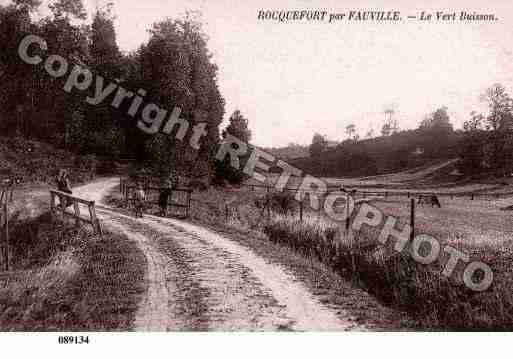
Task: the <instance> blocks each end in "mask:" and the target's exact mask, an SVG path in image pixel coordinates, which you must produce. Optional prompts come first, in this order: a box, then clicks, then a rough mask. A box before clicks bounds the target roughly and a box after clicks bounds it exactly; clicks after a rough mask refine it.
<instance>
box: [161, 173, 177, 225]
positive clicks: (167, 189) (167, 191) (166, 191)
mask: <svg viewBox="0 0 513 359" xmlns="http://www.w3.org/2000/svg"><path fill="white" fill-rule="evenodd" d="M173 187H174V186H173V183H172V182H171V180H167V181H166V182H165V183H164V187H162V188H161V190H160V195H159V207H160V215H161V216H162V217H166V216H167V206H168V202H169V197H170V196H171V193H172V189H173Z"/></svg>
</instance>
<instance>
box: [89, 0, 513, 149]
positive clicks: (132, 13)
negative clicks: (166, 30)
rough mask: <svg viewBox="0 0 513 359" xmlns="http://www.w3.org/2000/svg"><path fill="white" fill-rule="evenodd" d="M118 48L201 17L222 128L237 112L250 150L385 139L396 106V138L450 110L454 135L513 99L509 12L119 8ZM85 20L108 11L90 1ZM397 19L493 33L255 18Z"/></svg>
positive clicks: (500, 6) (158, 4) (218, 2)
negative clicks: (367, 14) (485, 17)
mask: <svg viewBox="0 0 513 359" xmlns="http://www.w3.org/2000/svg"><path fill="white" fill-rule="evenodd" d="M113 2H114V3H115V11H116V14H117V20H116V26H117V35H118V42H119V44H120V47H121V48H122V50H125V51H128V50H134V49H136V48H137V47H138V46H139V45H140V44H141V43H142V42H144V41H146V40H147V37H148V35H147V32H146V30H147V29H148V28H149V27H150V26H151V24H152V23H153V22H155V21H158V20H159V19H162V18H164V17H166V16H169V17H176V16H179V15H181V14H183V13H184V11H185V10H187V9H192V10H201V12H202V14H203V15H202V17H203V20H204V22H205V31H206V32H207V34H208V35H209V37H210V48H211V50H212V52H213V53H214V56H215V61H216V62H217V64H218V65H219V68H220V87H221V91H222V93H223V95H224V97H225V99H226V101H227V117H228V116H229V114H230V113H231V112H232V111H233V110H234V109H235V108H239V109H240V110H241V111H242V112H243V113H244V114H245V115H246V116H247V117H248V118H249V121H250V126H251V129H252V131H253V134H254V136H253V143H255V144H257V145H262V146H279V145H285V144H287V143H289V142H297V143H301V144H307V143H309V142H310V141H311V138H312V136H313V134H314V132H320V133H322V134H326V135H327V136H328V138H330V139H332V140H340V139H343V138H344V137H345V126H347V125H348V124H350V123H354V124H355V125H356V127H357V128H358V129H359V131H360V134H362V135H364V134H365V133H366V132H367V131H368V130H369V129H370V128H373V129H374V131H375V132H377V131H379V129H380V128H381V125H382V123H383V118H384V116H383V113H382V112H383V109H384V108H385V106H388V105H391V104H393V105H394V106H395V107H396V109H397V114H396V116H397V119H398V121H399V125H400V127H401V128H413V127H416V126H417V125H418V123H419V122H420V120H421V119H422V117H423V116H424V115H425V114H426V113H428V112H431V111H433V110H434V109H435V108H437V107H439V106H443V105H445V106H448V107H449V111H450V114H451V118H452V121H453V123H454V124H455V127H456V128H460V127H461V126H462V123H463V121H464V120H465V119H466V118H467V117H468V113H469V112H470V111H472V110H473V109H478V108H479V107H480V106H482V104H480V102H479V95H480V94H481V93H482V92H483V91H484V89H485V88H486V87H488V86H490V85H492V84H493V83H496V82H501V83H503V84H504V85H506V87H507V88H508V89H510V90H511V89H513V86H512V85H513V52H512V51H513V48H512V46H513V26H511V24H513V5H512V4H511V0H487V1H484V0H483V1H474V0H466V1H451V2H450V3H451V6H450V7H447V3H448V2H447V1H437V0H421V1H420V0H419V1H411V0H408V1H406V0H405V1H399V0H396V1H384V0H373V1H371V0H366V1H353V0H348V1H344V2H343V3H342V2H340V1H313V0H312V1H309V0H296V1H292V0H288V1H280V0H272V1H269V0H261V1H258V2H257V1H251V2H250V1H237V0H209V1H205V0H198V1H195V0H144V1H141V0H114V1H113ZM85 3H86V4H87V7H88V9H89V11H90V12H92V11H93V10H94V8H95V7H96V6H98V5H101V4H102V3H103V1H102V0H87V1H85ZM262 9H264V10H267V9H271V10H275V9H276V10H282V9H283V10H296V9H319V10H326V11H328V12H346V11H349V10H353V9H355V10H397V11H401V14H402V16H404V17H406V16H407V15H417V14H418V13H419V12H420V11H423V10H424V11H427V12H430V11H440V10H445V11H447V12H453V11H456V12H460V11H467V12H473V11H476V12H479V13H493V14H496V15H497V16H498V18H499V20H498V21H495V22H478V23H468V22H459V21H458V22H448V23H439V22H420V21H414V20H404V21H401V22H399V23H376V22H360V23H358V22H351V23H350V22H338V23H331V24H329V23H327V22H324V23H305V22H302V23H276V22H272V21H261V20H258V19H257V14H258V11H259V10H262Z"/></svg>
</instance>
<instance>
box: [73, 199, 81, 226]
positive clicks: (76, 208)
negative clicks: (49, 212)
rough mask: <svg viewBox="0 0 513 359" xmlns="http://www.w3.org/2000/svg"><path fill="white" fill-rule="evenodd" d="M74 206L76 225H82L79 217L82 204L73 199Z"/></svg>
mask: <svg viewBox="0 0 513 359" xmlns="http://www.w3.org/2000/svg"><path fill="white" fill-rule="evenodd" d="M73 208H74V209H75V216H77V218H75V225H76V226H77V227H78V226H80V219H79V218H78V217H80V206H79V205H78V202H77V201H73Z"/></svg>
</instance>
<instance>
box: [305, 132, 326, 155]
mask: <svg viewBox="0 0 513 359" xmlns="http://www.w3.org/2000/svg"><path fill="white" fill-rule="evenodd" d="M327 146H328V140H327V139H326V136H323V135H321V134H319V133H315V134H314V136H313V138H312V144H311V145H310V148H309V152H310V157H319V156H320V155H321V154H322V153H323V152H324V151H325V150H326V147H327Z"/></svg>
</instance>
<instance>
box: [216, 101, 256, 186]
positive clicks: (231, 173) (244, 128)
mask: <svg viewBox="0 0 513 359" xmlns="http://www.w3.org/2000/svg"><path fill="white" fill-rule="evenodd" d="M228 135H230V136H233V137H235V138H237V139H238V140H240V141H242V142H243V143H245V144H249V141H250V140H251V131H250V130H249V128H248V120H247V119H246V118H245V117H244V116H243V115H242V114H241V112H240V111H239V110H235V112H234V113H233V114H232V115H231V116H230V122H229V123H228V126H227V127H226V128H225V130H224V131H223V139H226V138H227V136H228ZM232 146H233V144H232ZM247 158H248V156H241V158H240V162H241V164H240V167H241V168H240V169H236V168H233V167H232V166H231V164H230V157H229V156H227V157H226V158H224V160H223V161H219V160H217V161H216V162H215V176H216V178H217V179H216V180H215V182H216V183H217V184H222V182H223V180H226V181H227V182H228V183H231V184H240V183H242V182H243V181H244V180H245V179H246V178H247V176H246V175H245V174H244V173H243V172H242V169H243V168H244V167H243V166H244V165H245V163H246V161H247Z"/></svg>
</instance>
